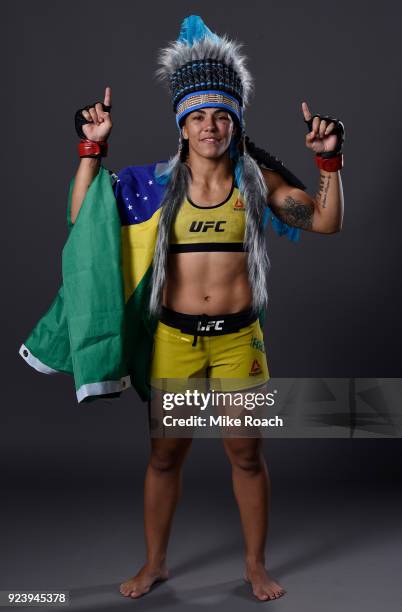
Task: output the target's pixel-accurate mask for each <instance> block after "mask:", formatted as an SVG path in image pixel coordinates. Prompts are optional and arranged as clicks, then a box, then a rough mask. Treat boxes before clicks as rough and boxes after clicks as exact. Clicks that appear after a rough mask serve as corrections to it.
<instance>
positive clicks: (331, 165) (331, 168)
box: [315, 153, 343, 172]
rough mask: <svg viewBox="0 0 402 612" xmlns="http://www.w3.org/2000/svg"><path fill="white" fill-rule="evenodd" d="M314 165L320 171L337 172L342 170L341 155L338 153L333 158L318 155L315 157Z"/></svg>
mask: <svg viewBox="0 0 402 612" xmlns="http://www.w3.org/2000/svg"><path fill="white" fill-rule="evenodd" d="M315 163H316V164H317V166H318V167H319V168H320V170H326V172H337V171H338V170H341V169H342V168H343V155H342V153H339V155H336V156H335V157H327V158H325V157H320V155H316V156H315Z"/></svg>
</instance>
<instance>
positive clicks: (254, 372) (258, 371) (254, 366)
mask: <svg viewBox="0 0 402 612" xmlns="http://www.w3.org/2000/svg"><path fill="white" fill-rule="evenodd" d="M257 374H262V368H261V366H260V364H259V362H258V361H257V359H254V361H253V363H252V366H251V369H250V372H249V373H248V375H249V376H257Z"/></svg>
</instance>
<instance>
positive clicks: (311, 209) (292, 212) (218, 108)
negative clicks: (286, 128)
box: [71, 16, 343, 600]
mask: <svg viewBox="0 0 402 612" xmlns="http://www.w3.org/2000/svg"><path fill="white" fill-rule="evenodd" d="M159 59H160V68H159V70H158V75H159V76H160V77H162V78H163V79H165V80H167V81H168V83H169V86H170V91H171V94H172V101H173V108H174V112H175V114H176V122H177V126H178V129H179V132H180V143H179V151H178V153H177V155H176V156H175V157H173V158H172V159H171V160H169V162H168V163H167V164H164V165H162V166H161V165H158V168H156V169H155V179H156V180H159V181H161V184H162V183H163V182H164V184H165V185H166V189H165V191H164V195H163V197H162V201H161V205H160V207H158V211H157V212H158V215H159V217H158V225H157V236H156V241H155V250H154V256H153V270H152V279H151V284H150V293H149V313H150V315H152V316H154V317H156V318H157V327H156V331H155V335H154V345H153V350H152V363H151V368H150V379H151V380H152V381H156V382H157V381H158V380H161V379H163V380H166V379H168V380H169V379H177V378H181V379H184V380H188V379H190V378H194V377H202V378H219V380H220V381H221V383H222V389H223V390H224V391H228V392H231V391H236V392H237V391H248V392H249V391H250V390H257V389H260V388H261V387H262V386H263V385H264V384H265V383H266V382H267V380H268V379H269V372H268V365H267V360H266V355H265V348H264V338H263V332H262V321H263V316H262V314H263V312H264V309H265V307H266V303H267V289H266V274H267V271H268V267H269V260H268V257H267V254H266V249H265V222H264V221H265V220H266V214H265V213H266V212H267V210H269V209H270V210H271V211H272V213H273V215H272V220H273V222H274V223H275V224H276V228H277V229H278V227H279V229H280V232H282V233H283V232H291V231H292V230H291V228H297V229H305V230H309V231H313V232H320V233H327V234H331V233H335V232H338V231H339V230H340V228H341V225H342V215H343V196H342V186H341V178H340V172H339V170H340V169H341V167H342V153H341V150H342V142H343V126H342V124H341V122H339V121H337V120H335V119H331V118H329V117H325V118H322V117H320V116H319V115H315V116H314V117H313V116H312V115H311V113H310V111H309V109H308V106H307V104H306V103H303V105H302V112H303V116H304V120H305V121H306V123H307V124H308V126H309V133H308V134H307V136H306V146H307V147H308V148H309V149H310V150H312V151H314V152H315V154H316V163H317V165H318V167H319V189H318V193H317V195H316V196H315V197H314V198H312V197H310V196H309V195H308V194H307V193H306V192H305V191H304V190H303V188H302V187H303V186H302V184H301V183H300V181H298V180H297V179H296V177H294V175H292V174H291V173H290V172H289V171H288V170H287V169H286V168H285V167H284V166H283V164H282V163H281V162H279V160H277V158H273V157H272V156H270V155H269V154H267V153H266V152H265V151H263V150H262V149H258V148H257V147H255V146H254V145H253V144H252V143H250V141H248V139H247V138H246V136H245V131H244V119H243V111H244V107H245V106H246V105H247V103H248V101H249V97H250V92H251V86H252V78H251V75H250V73H249V72H248V70H247V69H246V67H245V58H244V56H243V55H241V54H240V51H239V46H238V45H237V44H236V43H234V42H233V41H229V40H228V39H227V38H226V37H223V38H220V37H218V36H217V35H216V34H213V33H212V32H211V31H210V30H209V29H208V28H207V27H206V26H205V24H204V23H203V22H202V20H201V19H200V18H199V17H196V16H191V17H188V18H186V19H185V20H184V21H183V24H182V27H181V32H180V36H179V38H178V40H177V41H175V42H174V43H171V44H170V45H169V46H168V47H167V48H166V49H164V50H163V51H162V52H161V54H160V58H159ZM110 110H111V89H110V87H107V88H106V91H105V96H104V101H103V104H102V103H100V102H98V103H96V104H94V105H90V106H87V107H85V108H84V109H80V111H79V112H78V115H77V121H76V125H77V129H78V131H79V133H80V135H81V137H82V138H83V142H82V143H81V144H80V153H81V156H82V159H81V162H80V166H79V168H78V171H77V174H76V177H75V182H74V188H73V192H72V198H71V222H72V223H74V222H75V220H76V219H77V216H78V213H79V211H80V208H81V205H82V203H83V201H84V199H85V197H86V194H87V190H88V188H89V186H90V185H91V183H92V181H93V179H94V178H95V177H96V176H97V174H98V173H99V169H100V159H101V157H102V155H104V154H105V151H106V147H107V145H106V142H107V140H108V137H109V135H110V132H111V129H112V120H111V114H110ZM80 130H81V131H80ZM118 176H119V179H118V181H117V182H116V183H115V184H114V193H115V196H116V200H117V202H118V205H119V211H120V214H121V215H124V218H125V219H126V216H127V215H131V214H132V209H133V205H132V204H131V203H128V204H127V202H130V198H131V195H132V197H133V198H134V199H135V197H137V198H138V197H139V196H140V194H139V193H134V192H133V193H132V194H130V197H129V196H127V195H126V194H127V193H130V192H129V186H128V183H127V184H126V185H123V183H124V181H125V180H126V181H127V178H126V177H127V173H126V174H125V173H124V172H123V173H120V174H119V175H118ZM148 183H149V184H150V185H152V183H153V180H152V179H150V180H149V181H148ZM147 197H148V196H144V199H145V200H146V199H147ZM130 206H131V208H130ZM268 207H269V208H268ZM123 209H124V210H123ZM122 218H123V217H122ZM150 218H153V217H150ZM135 219H137V217H135ZM154 392H155V393H156V397H158V395H157V394H158V393H160V391H158V389H157V385H156V386H155V388H154ZM154 397H155V396H154ZM158 399H159V400H160V397H159V398H158ZM223 443H224V446H225V450H226V453H227V456H228V458H229V460H230V462H231V465H232V476H233V488H234V493H235V497H236V500H237V503H238V506H239V511H240V517H241V522H242V527H243V534H244V540H245V576H244V577H245V579H246V580H247V581H248V582H250V583H251V585H252V589H253V593H254V595H255V596H256V597H257V598H258V599H259V600H268V599H275V598H278V597H281V596H282V595H283V594H284V593H285V590H284V588H283V587H282V586H281V585H280V584H279V583H278V582H276V581H275V580H274V579H273V578H272V577H271V576H270V575H269V573H268V570H267V568H266V567H265V544H266V534H267V528H268V512H269V504H270V481H269V474H268V469H267V466H266V462H265V460H264V457H263V453H262V448H261V439H260V438H234V437H227V438H225V439H224V440H223ZM190 444H191V438H179V437H177V438H155V437H154V438H151V448H152V450H151V456H150V460H149V465H148V468H147V473H146V480H145V508H144V511H145V537H146V544H147V559H146V562H145V564H144V566H143V567H142V568H141V569H140V571H139V572H138V573H137V574H136V575H135V576H134V577H133V578H131V579H129V580H127V581H126V582H124V583H123V584H122V585H121V587H120V591H121V593H122V594H123V595H125V596H130V597H133V598H136V597H140V596H142V595H143V594H145V593H147V592H148V591H149V590H150V588H151V586H152V584H153V583H154V582H155V581H158V580H164V579H166V578H167V577H168V569H167V565H166V554H167V546H168V539H169V533H170V528H171V524H172V519H173V514H174V511H175V508H176V505H177V501H178V498H179V495H180V490H181V474H182V466H183V462H184V459H185V457H186V455H187V453H188V450H189V447H190Z"/></svg>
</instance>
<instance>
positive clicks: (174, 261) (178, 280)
mask: <svg viewBox="0 0 402 612" xmlns="http://www.w3.org/2000/svg"><path fill="white" fill-rule="evenodd" d="M247 257H248V254H247V253H245V252H219V251H218V252H215V251H210V252H193V253H171V254H169V255H168V266H167V281H166V284H165V287H164V291H163V305H164V306H166V307H167V308H170V309H171V310H175V311H176V312H183V313H186V314H202V313H205V314H208V315H217V314H230V313H234V312H240V311H241V310H246V309H247V308H250V307H251V303H252V293H251V288H250V284H249V281H248V272H247Z"/></svg>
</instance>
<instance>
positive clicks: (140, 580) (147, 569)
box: [120, 563, 169, 598]
mask: <svg viewBox="0 0 402 612" xmlns="http://www.w3.org/2000/svg"><path fill="white" fill-rule="evenodd" d="M168 577H169V572H168V569H167V567H166V565H165V563H162V564H161V565H159V566H152V567H151V566H150V565H149V564H148V563H146V564H145V565H144V566H143V567H142V568H141V569H140V571H139V572H138V574H137V575H136V576H134V577H133V578H130V579H129V580H126V582H123V583H122V584H121V585H120V593H121V594H122V595H124V596H125V597H133V598H137V597H141V595H145V593H148V591H149V590H150V588H151V586H152V585H153V583H154V582H158V581H161V580H167V578H168Z"/></svg>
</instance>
